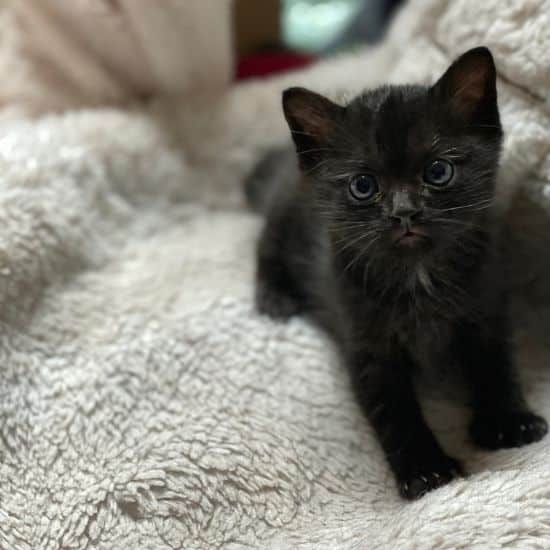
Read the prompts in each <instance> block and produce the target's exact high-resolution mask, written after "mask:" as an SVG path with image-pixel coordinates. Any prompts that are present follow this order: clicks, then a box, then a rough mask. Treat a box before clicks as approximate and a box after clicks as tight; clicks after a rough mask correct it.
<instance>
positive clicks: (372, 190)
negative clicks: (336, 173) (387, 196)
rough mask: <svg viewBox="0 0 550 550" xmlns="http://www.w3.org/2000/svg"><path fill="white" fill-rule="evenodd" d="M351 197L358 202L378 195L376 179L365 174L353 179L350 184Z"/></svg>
mask: <svg viewBox="0 0 550 550" xmlns="http://www.w3.org/2000/svg"><path fill="white" fill-rule="evenodd" d="M349 193H350V195H351V196H352V197H353V198H354V199H355V200H358V201H366V200H369V199H371V198H372V197H374V195H376V193H378V183H377V182H376V178H375V177H374V176H372V175H370V174H364V175H362V176H357V177H356V178H354V179H352V180H351V181H350V183H349Z"/></svg>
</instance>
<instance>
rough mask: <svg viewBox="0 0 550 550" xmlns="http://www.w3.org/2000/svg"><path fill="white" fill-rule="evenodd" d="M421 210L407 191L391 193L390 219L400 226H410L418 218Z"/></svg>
mask: <svg viewBox="0 0 550 550" xmlns="http://www.w3.org/2000/svg"><path fill="white" fill-rule="evenodd" d="M420 213H421V208H420V206H419V205H418V204H416V201H415V200H414V199H413V197H412V196H411V194H410V193H409V192H408V191H407V190H399V191H395V192H394V193H393V197H392V208H391V211H390V218H392V219H393V220H396V221H398V222H399V223H400V224H401V225H404V224H405V225H406V224H408V225H410V224H411V223H412V222H413V221H414V220H415V219H417V218H418V217H419V215H420Z"/></svg>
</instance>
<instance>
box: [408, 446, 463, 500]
mask: <svg viewBox="0 0 550 550" xmlns="http://www.w3.org/2000/svg"><path fill="white" fill-rule="evenodd" d="M461 475H462V468H461V466H460V464H459V463H458V462H457V461H456V460H455V459H454V458H451V457H448V456H443V457H442V459H441V461H440V463H439V464H436V465H432V467H431V471H430V467H429V466H427V467H426V468H422V470H421V471H417V472H415V473H410V474H407V475H405V476H401V478H400V480H399V492H400V493H401V496H403V497H404V498H406V499H409V500H414V499H417V498H420V497H422V496H424V495H425V494H426V493H427V492H429V491H433V490H434V489H437V488H438V487H441V486H443V485H446V484H447V483H449V482H450V481H452V480H453V479H454V478H456V477H459V476H461Z"/></svg>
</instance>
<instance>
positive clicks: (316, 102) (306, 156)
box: [283, 88, 344, 165]
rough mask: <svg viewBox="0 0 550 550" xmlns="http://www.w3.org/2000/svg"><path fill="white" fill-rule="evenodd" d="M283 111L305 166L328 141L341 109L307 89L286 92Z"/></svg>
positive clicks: (301, 161)
mask: <svg viewBox="0 0 550 550" xmlns="http://www.w3.org/2000/svg"><path fill="white" fill-rule="evenodd" d="M283 111H284V113H285V118H286V121H287V122H288V125H289V127H290V132H291V133H292V139H293V140H294V143H295V145H296V150H297V152H298V154H299V155H300V163H301V165H304V164H308V163H309V162H308V161H312V160H314V159H315V158H317V157H318V156H319V151H318V149H320V148H323V147H324V146H325V145H326V144H327V142H328V141H329V139H330V137H331V135H332V134H333V132H334V129H335V128H336V126H337V124H338V120H339V118H340V117H341V116H342V113H343V111H344V108H343V107H340V105H337V104H336V103H333V102H332V101H330V99H327V98H326V97H324V96H322V95H319V94H316V93H315V92H311V91H310V90H307V89H306V88H288V89H287V90H285V91H284V92H283Z"/></svg>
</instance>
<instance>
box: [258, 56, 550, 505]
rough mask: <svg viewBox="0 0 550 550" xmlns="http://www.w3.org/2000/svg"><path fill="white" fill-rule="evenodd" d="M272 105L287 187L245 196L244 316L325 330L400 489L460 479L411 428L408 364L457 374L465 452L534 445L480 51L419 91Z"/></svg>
mask: <svg viewBox="0 0 550 550" xmlns="http://www.w3.org/2000/svg"><path fill="white" fill-rule="evenodd" d="M283 107H284V113H285V116H286V119H287V121H288V124H289V126H290V129H291V132H292V138H293V140H294V143H295V145H296V149H297V154H298V158H299V166H300V169H301V172H302V178H301V179H300V182H299V183H298V184H297V183H296V181H290V180H286V181H285V182H279V183H278V184H277V185H276V186H272V187H270V188H264V189H259V188H254V187H250V188H249V191H250V196H251V198H253V199H255V202H256V204H257V206H261V207H263V209H264V210H265V211H266V212H267V216H268V219H267V224H266V227H265V230H264V232H263V235H262V237H261V241H260V244H259V251H258V252H259V253H258V279H257V285H258V286H257V303H258V307H259V309H260V310H261V311H263V312H266V313H268V314H270V315H272V316H275V317H283V318H285V317H288V316H290V315H292V314H295V313H298V312H302V311H305V312H308V313H309V314H311V315H312V316H313V317H314V318H315V319H316V320H317V321H318V322H319V323H320V324H321V325H322V326H324V327H325V328H326V329H327V330H329V331H330V332H331V333H332V334H333V335H334V337H335V338H336V339H337V342H338V343H339V345H340V346H341V349H342V352H343V354H344V357H345V360H346V362H347V364H348V365H349V368H350V371H351V375H352V380H353V385H354V388H355V390H356V393H357V396H358V399H359V402H360V404H361V406H362V408H363V410H364V412H365V414H366V416H367V417H368V418H369V420H370V422H371V423H372V426H373V427H374V429H375V430H376V432H377V434H378V437H379V439H380V443H381V445H382V447H383V449H384V451H385V454H386V457H387V460H388V462H389V463H390V465H391V468H392V469H393V471H394V473H395V476H396V478H397V482H398V484H399V490H400V492H401V494H402V495H403V496H405V497H407V498H416V497H419V496H421V495H423V494H424V493H426V492H427V491H429V490H431V489H434V488H436V487H439V486H441V485H443V484H445V483H447V482H449V481H450V480H451V479H453V477H455V476H457V475H459V474H460V473H461V467H460V464H459V463H458V462H457V461H456V460H455V459H453V458H451V457H449V456H447V455H446V454H445V452H444V451H443V449H442V448H441V446H440V445H439V443H438V442H437V440H436V439H435V437H434V436H433V434H432V432H431V431H430V429H429V428H428V427H427V425H426V422H425V421H424V418H423V416H422V412H421V409H420V407H419V405H418V402H417V399H416V396H415V393H414V390H413V386H412V382H411V375H412V373H413V371H414V369H415V368H416V367H427V366H436V367H437V366H443V365H445V366H447V365H449V364H452V365H454V366H456V368H457V369H460V372H461V374H462V375H463V377H464V379H465V380H466V381H467V384H468V387H469V389H470V390H471V400H472V407H473V412H474V416H473V420H472V424H471V426H470V432H471V436H472V439H473V440H474V442H475V443H477V444H478V445H480V446H482V447H485V448H488V449H499V448H505V447H515V446H520V445H524V444H527V443H531V442H533V441H537V440H539V439H541V438H542V437H543V436H544V434H545V433H546V431H547V424H546V422H545V420H544V419H543V418H541V417H539V416H536V415H535V414H533V413H532V412H531V411H530V410H529V408H528V406H527V404H526V402H525V399H524V397H523V395H522V391H521V388H520V386H519V384H518V381H517V379H516V373H515V368H514V364H513V360H512V353H511V350H510V343H509V334H508V328H507V324H508V323H507V312H506V296H505V293H504V290H503V288H502V282H501V274H502V272H501V269H500V267H499V263H498V262H499V260H498V257H497V253H496V246H495V245H494V242H493V239H494V236H493V233H494V227H495V223H494V222H493V221H492V214H491V204H492V200H493V194H494V187H495V177H496V172H497V165H498V159H499V152H500V146H501V140H502V128H501V125H500V119H499V112H498V106H497V91H496V72H495V66H494V63H493V58H492V56H491V53H490V52H489V50H487V49H486V48H475V49H473V50H470V51H468V52H467V53H465V54H464V55H462V56H461V57H460V58H459V59H458V60H456V61H455V62H454V63H453V64H452V65H451V66H450V68H449V69H448V70H447V71H446V72H445V74H444V75H443V76H442V77H441V78H440V79H439V81H438V82H437V83H436V84H435V85H434V86H432V87H425V86H393V87H382V88H378V89H376V90H373V91H369V92H366V93H365V94H363V95H361V96H359V97H357V98H356V99H354V100H353V101H351V103H349V104H348V105H346V106H345V107H342V106H339V105H336V104H335V103H333V102H331V101H330V100H328V99H326V98H325V97H322V96H320V95H318V94H315V93H313V92H310V91H308V90H305V89H303V88H291V89H289V90H286V91H285V92H284V95H283Z"/></svg>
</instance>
